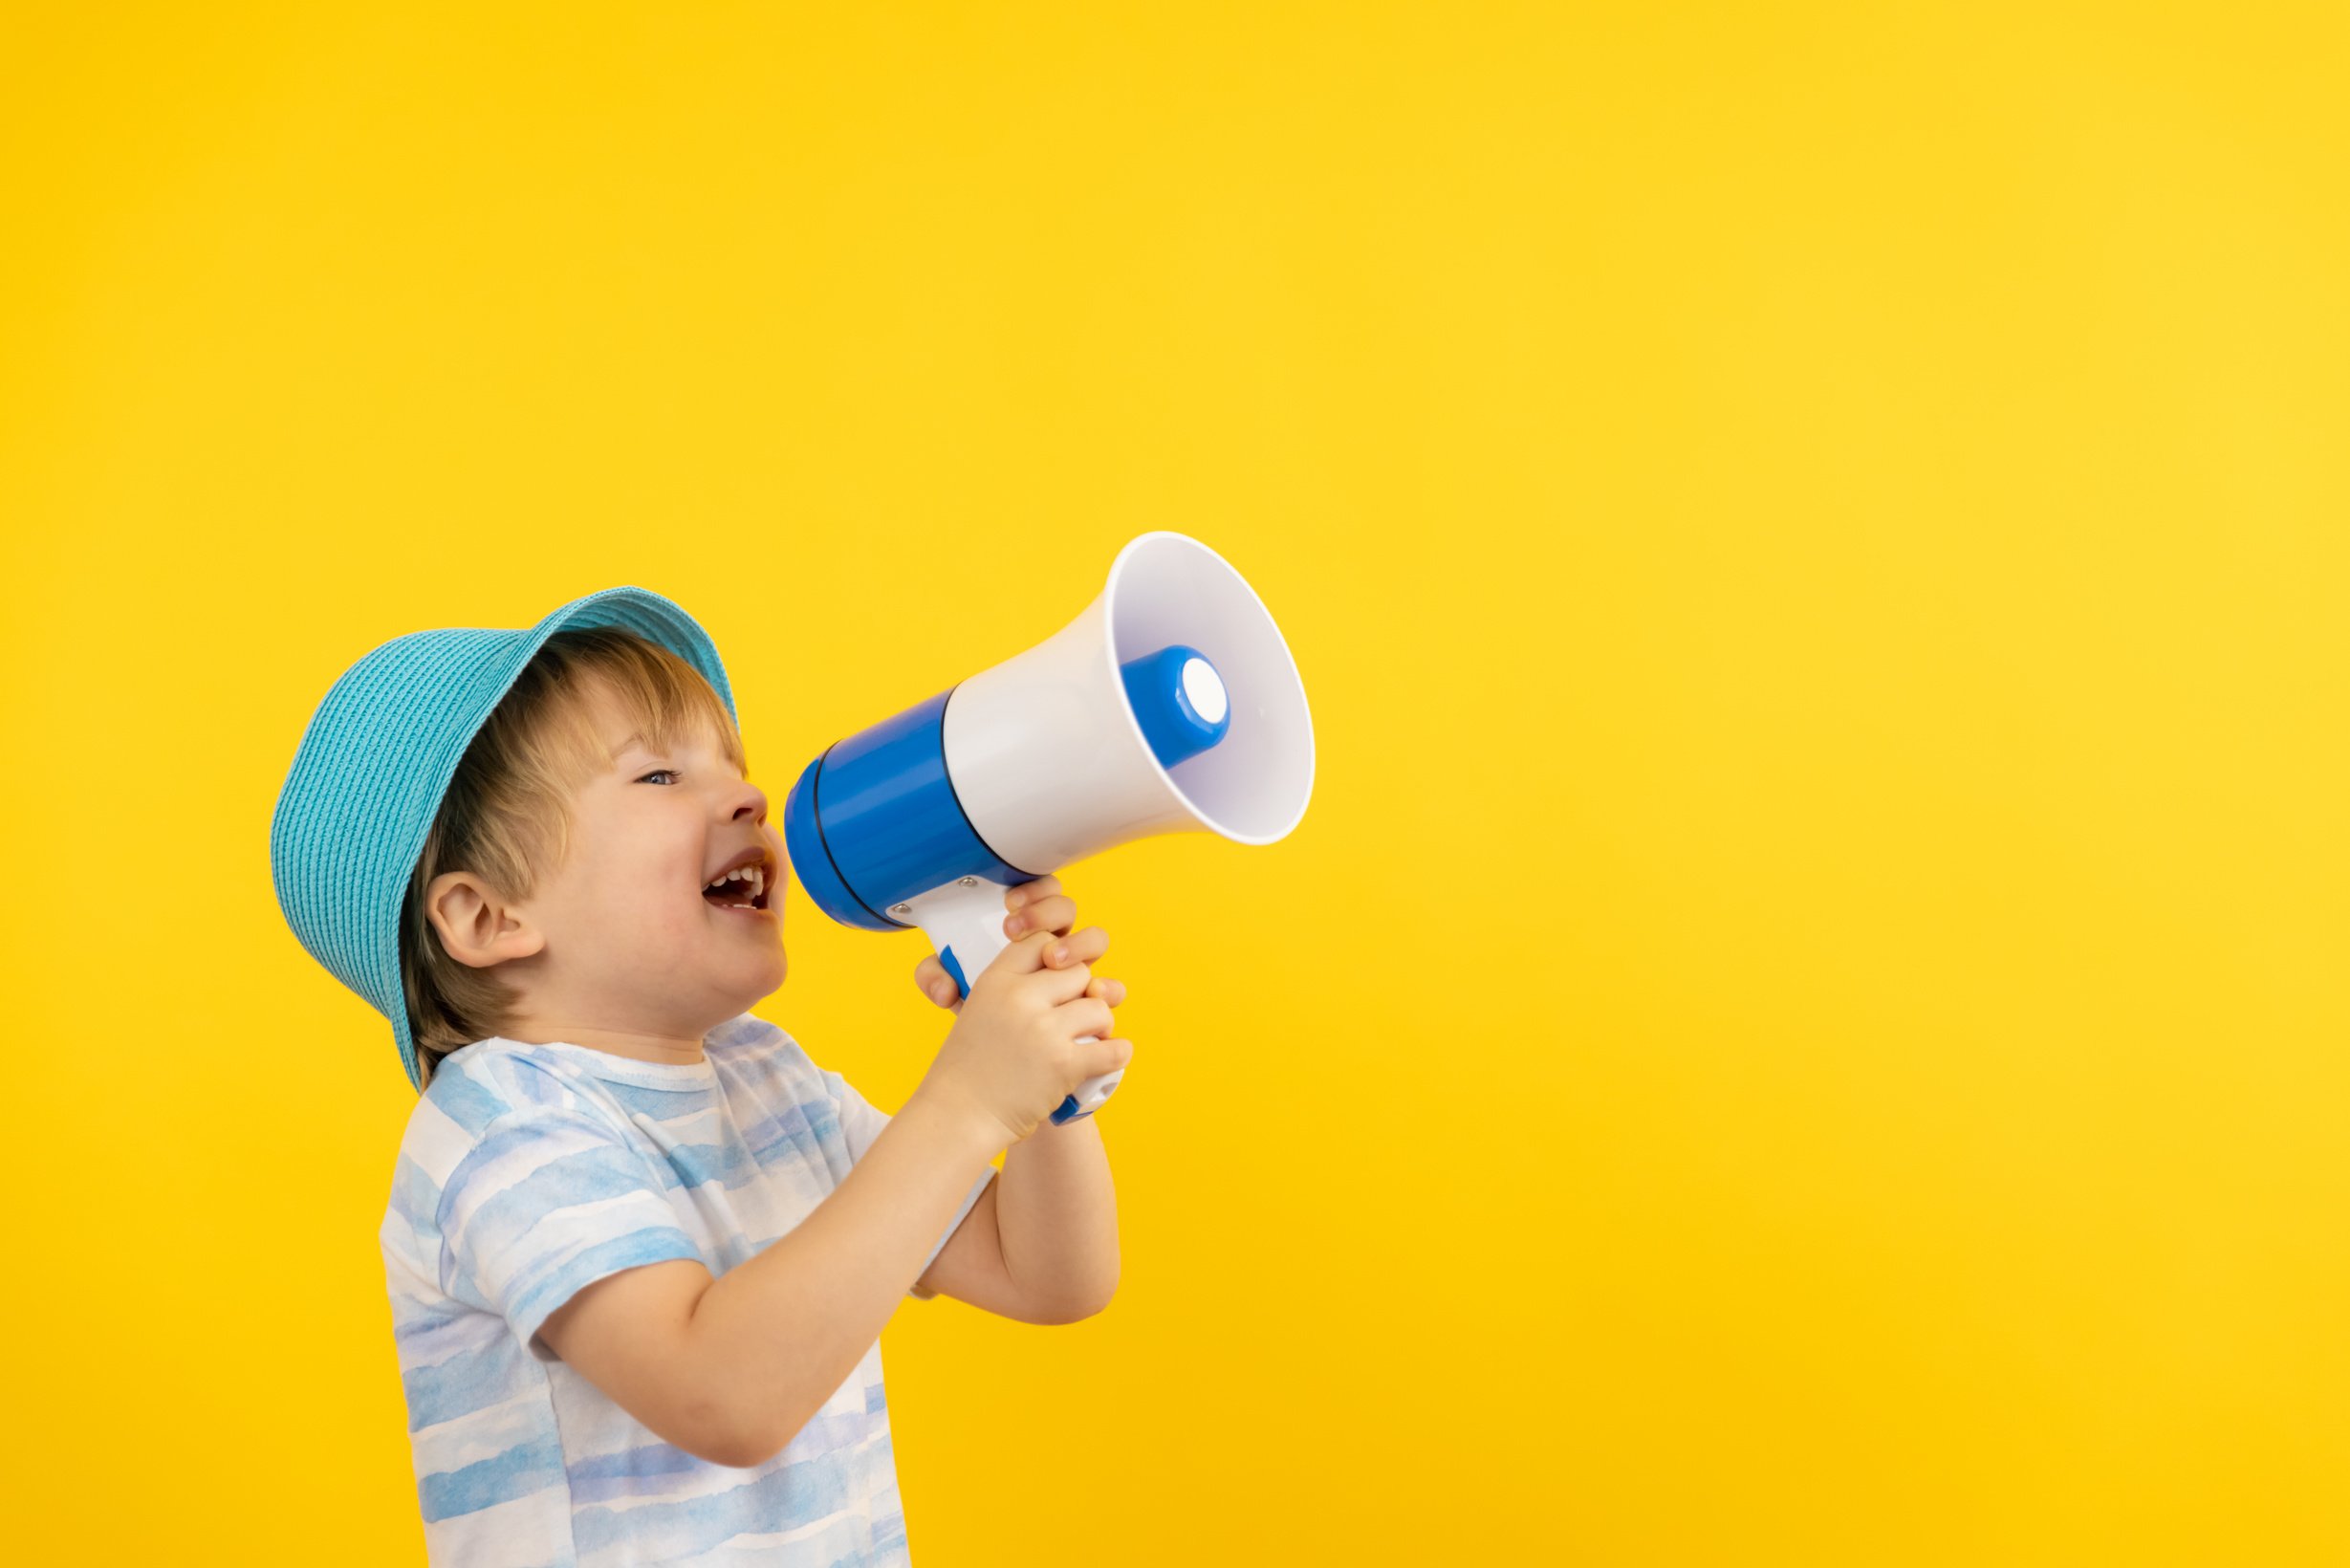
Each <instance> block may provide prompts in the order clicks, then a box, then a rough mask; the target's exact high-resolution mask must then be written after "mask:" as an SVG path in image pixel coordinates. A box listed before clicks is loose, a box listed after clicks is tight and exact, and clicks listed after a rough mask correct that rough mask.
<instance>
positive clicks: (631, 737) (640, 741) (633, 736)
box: [612, 730, 751, 778]
mask: <svg viewBox="0 0 2350 1568" xmlns="http://www.w3.org/2000/svg"><path fill="white" fill-rule="evenodd" d="M632 749H634V750H637V751H642V752H643V753H644V754H645V755H646V756H666V755H667V754H668V753H667V752H665V751H662V750H661V749H660V748H659V747H656V746H655V745H653V743H652V742H650V741H648V740H646V739H645V738H644V737H643V736H642V735H641V734H639V733H637V732H636V731H635V730H631V731H629V732H628V733H627V734H625V735H623V736H621V737H620V745H619V746H618V747H617V748H615V749H614V751H613V752H612V765H613V766H614V767H616V768H617V767H619V766H620V758H622V757H624V756H626V755H627V754H628V753H629V751H631V750H632ZM736 768H737V771H738V772H740V773H742V775H743V776H744V777H745V778H749V777H750V776H751V772H750V770H749V769H747V768H743V767H742V766H741V765H740V764H737V765H736Z"/></svg>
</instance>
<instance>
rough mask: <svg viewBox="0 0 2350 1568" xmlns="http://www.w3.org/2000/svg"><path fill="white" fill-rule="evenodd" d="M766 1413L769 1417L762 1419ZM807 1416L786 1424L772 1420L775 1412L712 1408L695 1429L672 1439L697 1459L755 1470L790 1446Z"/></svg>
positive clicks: (733, 1468) (728, 1466)
mask: <svg viewBox="0 0 2350 1568" xmlns="http://www.w3.org/2000/svg"><path fill="white" fill-rule="evenodd" d="M763 1415H764V1416H765V1417H767V1419H761V1417H762V1416H763ZM808 1419H809V1418H808V1416H805V1415H803V1416H801V1417H800V1418H799V1419H798V1420H796V1421H793V1422H791V1423H790V1424H789V1425H785V1424H783V1423H779V1422H777V1421H775V1420H773V1419H772V1412H737V1413H733V1414H730V1415H720V1414H717V1413H715V1412H713V1413H711V1414H710V1415H709V1416H708V1417H707V1419H705V1420H704V1421H703V1422H701V1423H700V1424H699V1425H698V1426H696V1427H694V1429H692V1430H691V1431H689V1432H687V1433H685V1434H682V1435H681V1436H680V1437H676V1438H672V1439H670V1441H671V1442H673V1443H675V1444H676V1445H677V1446H678V1447H679V1448H683V1449H685V1451H686V1452H687V1453H689V1454H692V1455H693V1456H694V1457H695V1458H696V1459H703V1460H707V1461H708V1462H709V1463H711V1464H713V1465H723V1466H725V1467H726V1468H727V1469H729V1470H754V1469H756V1468H757V1467H759V1466H761V1465H764V1464H766V1463H767V1462H768V1461H769V1460H771V1459H772V1458H774V1457H775V1455H777V1454H779V1453H781V1452H782V1451H783V1450H784V1449H785V1448H790V1447H791V1446H792V1439H794V1438H795V1437H797V1436H798V1435H799V1434H800V1431H801V1430H802V1428H804V1427H805V1426H807V1425H808Z"/></svg>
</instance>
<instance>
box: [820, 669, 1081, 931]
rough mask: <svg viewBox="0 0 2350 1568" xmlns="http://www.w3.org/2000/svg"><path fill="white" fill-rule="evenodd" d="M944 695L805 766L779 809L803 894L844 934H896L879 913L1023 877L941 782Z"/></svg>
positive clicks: (894, 924) (895, 924) (1029, 878)
mask: <svg viewBox="0 0 2350 1568" xmlns="http://www.w3.org/2000/svg"><path fill="white" fill-rule="evenodd" d="M953 695H954V692H953V690H952V689H951V688H949V689H948V690H946V691H942V692H940V693H939V694H938V695H937V696H935V697H932V698H929V699H927V700H926V701H924V702H920V703H917V704H915V705H914V706H913V707H912V708H907V709H906V710H905V711H904V712H903V713H900V714H898V715H896V716H895V717H893V718H888V719H884V720H883V721H881V723H880V724H877V725H875V726H873V727H872V728H871V729H869V730H864V731H862V732H861V733H859V734H856V735H852V736H850V737H849V738H848V739H846V740H843V741H839V742H838V743H836V744H835V745H834V746H833V747H832V748H831V749H829V750H828V751H825V753H824V754H823V755H822V756H820V757H818V758H816V761H814V762H812V763H810V764H809V765H808V768H807V771H806V772H804V773H801V774H800V776H799V782H798V783H797V784H795V785H794V786H793V789H792V795H791V798H790V799H789V800H788V801H787V802H785V805H784V810H783V836H784V844H785V847H786V848H788V849H789V850H790V851H791V855H792V866H793V869H794V870H795V871H797V872H798V873H799V880H800V885H801V886H803V887H805V888H807V889H808V896H809V897H810V898H812V899H814V900H815V901H816V904H817V906H818V907H819V908H821V909H822V910H823V911H824V912H825V913H826V914H828V915H830V916H832V918H833V919H835V920H837V921H838V922H840V923H841V924H842V925H843V926H861V927H863V928H864V929H866V930H872V931H896V930H903V929H904V928H905V927H906V926H908V925H910V924H911V922H906V921H894V920H891V919H889V918H887V917H886V916H885V915H883V914H882V912H881V911H883V910H885V909H887V908H888V907H889V906H890V905H891V904H896V903H898V902H899V901H900V900H902V899H910V898H912V897H914V896H915V895H916V894H918V893H927V892H929V891H930V890H931V889H932V888H934V887H937V886H940V885H941V884H943V883H946V882H952V881H953V880H954V879H956V878H957V877H969V876H979V877H985V878H987V879H988V880H989V881H990V882H1003V883H1005V884H1006V885H1008V886H1009V885H1012V884H1014V883H1018V882H1033V881H1034V880H1035V879H1036V878H1037V877H1040V876H1043V875H1044V874H1045V873H1043V872H1038V871H1023V870H1021V869H1020V868H1019V867H1017V866H1015V865H1012V864H1011V863H1009V862H1008V861H1006V860H1003V859H1001V858H1000V857H998V856H997V855H996V853H995V852H994V851H993V850H991V849H990V848H989V847H988V845H987V842H986V841H985V840H984V839H982V838H980V837H979V833H978V830H977V829H975V828H973V827H972V826H971V822H970V818H969V817H967V816H966V815H964V811H963V805H962V802H961V801H959V800H957V799H956V798H955V789H954V783H953V781H952V780H951V779H949V778H948V777H947V748H946V741H945V735H944V730H945V723H946V715H947V699H948V698H950V697H952V696H953Z"/></svg>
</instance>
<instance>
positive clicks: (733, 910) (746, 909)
mask: <svg viewBox="0 0 2350 1568" xmlns="http://www.w3.org/2000/svg"><path fill="white" fill-rule="evenodd" d="M702 902H703V903H705V904H709V901H708V900H707V899H705V900H703V901H702ZM709 906H710V908H711V909H712V910H713V911H715V912H716V913H718V914H722V915H742V916H744V917H746V918H748V919H751V920H773V919H774V918H775V911H774V910H772V909H753V908H751V906H750V905H749V904H710V905H709Z"/></svg>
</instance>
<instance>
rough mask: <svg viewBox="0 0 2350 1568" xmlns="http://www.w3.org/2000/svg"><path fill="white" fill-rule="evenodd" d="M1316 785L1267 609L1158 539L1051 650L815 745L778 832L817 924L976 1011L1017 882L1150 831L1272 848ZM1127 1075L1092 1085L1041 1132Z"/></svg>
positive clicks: (1310, 733)
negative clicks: (892, 957)
mask: <svg viewBox="0 0 2350 1568" xmlns="http://www.w3.org/2000/svg"><path fill="white" fill-rule="evenodd" d="M1313 790H1314V725H1313V720H1312V717H1311V716H1310V715H1309V714H1308V713H1307V711H1306V692H1305V686H1304V684H1303V683H1302V682H1300V681H1299V680H1298V678H1297V665H1296V662H1295V660H1293V659H1292V658H1291V657H1290V651H1289V644H1288V643H1286V642H1283V641H1282V640H1281V633H1280V629H1279V628H1278V627H1276V626H1275V625H1274V624H1273V617H1272V616H1271V615H1270V614H1269V613H1267V611H1266V609H1265V604H1264V601H1263V600H1262V599H1258V598H1257V597H1256V593H1255V591H1254V590H1253V589H1251V587H1250V586H1249V584H1248V582H1247V581H1246V580H1245V579H1244V578H1243V577H1241V575H1240V574H1239V573H1238V572H1236V571H1234V570H1233V569H1232V568H1231V566H1230V565H1229V563H1227V562H1226V561H1225V559H1224V557H1223V556H1221V555H1217V554H1216V553H1215V552H1214V551H1212V550H1210V549H1208V546H1206V545H1204V544H1202V543H1201V542H1200V541H1199V540H1197V539H1194V538H1191V537H1190V536H1188V535H1187V534H1171V533H1165V532H1157V533H1150V534H1140V535H1138V536H1137V537H1135V538H1134V539H1132V540H1130V541H1128V543H1127V544H1126V547H1125V548H1124V549H1122V550H1121V551H1120V552H1119V553H1118V557H1117V559H1115V560H1113V561H1112V562H1111V563H1110V577H1109V582H1108V584H1107V585H1106V586H1105V587H1103V589H1102V590H1101V592H1100V593H1099V595H1098V596H1096V597H1095V599H1094V601H1093V602H1092V603H1091V604H1088V605H1087V606H1086V607H1085V608H1084V610H1083V611H1082V612H1080V613H1079V614H1078V616H1077V619H1076V620H1074V621H1070V622H1069V623H1068V624H1067V625H1065V626H1063V627H1062V628H1061V629H1060V630H1059V631H1057V632H1055V633H1054V634H1053V635H1052V636H1051V637H1048V638H1046V639H1045V640H1044V641H1043V642H1039V643H1037V644H1036V645H1035V646H1034V647H1032V648H1030V649H1029V650H1028V651H1027V652H1025V653H1022V654H1019V655H1017V656H1015V657H1013V658H1011V659H1007V660H1005V661H1004V662H1003V663H1002V664H996V665H994V666H992V667H990V668H988V669H984V670H981V671H980V672H979V673H978V674H976V675H974V676H971V677H970V678H969V679H968V680H966V681H964V682H962V683H960V684H959V685H956V686H950V687H948V688H947V690H945V691H942V692H940V693H938V694H937V695H936V696H934V697H931V698H928V699H927V700H925V701H924V702H920V703H916V704H915V705H914V706H913V707H911V708H906V709H905V710H904V711H903V712H901V713H898V714H896V715H895V716H893V717H891V718H887V719H884V720H882V721H881V723H879V724H877V725H874V726H873V727H872V728H870V729H868V730H862V731H860V732H859V733H857V734H854V735H851V736H849V737H848V738H846V739H845V740H839V741H836V742H834V743H833V744H832V745H831V746H829V747H827V748H825V749H824V751H822V752H821V753H820V754H819V755H818V756H817V757H816V760H815V761H813V762H811V763H809V764H808V766H807V768H806V769H805V770H804V771H803V772H802V773H800V775H799V781H798V782H797V783H796V784H794V786H793V788H792V794H791V797H790V798H789V799H788V800H787V801H786V802H785V804H784V809H783V838H784V845H785V848H786V849H787V850H788V851H789V853H790V855H791V857H792V867H793V869H794V871H795V872H797V873H798V875H799V883H800V885H801V886H802V887H804V888H806V889H807V890H808V895H809V897H810V898H812V899H814V900H815V901H816V907H817V908H819V909H821V910H823V911H824V913H826V914H827V915H830V916H831V917H832V918H833V919H834V920H837V921H838V922H839V923H840V924H841V925H843V926H854V927H857V928H859V929H861V930H868V931H899V930H906V929H910V928H919V929H920V930H921V931H922V932H923V934H924V935H925V936H926V937H928V938H929V939H930V944H931V946H932V947H934V948H936V949H937V952H938V955H939V962H940V964H941V965H942V966H944V967H945V969H946V970H947V973H948V974H949V975H951V976H953V977H954V982H955V989H956V990H957V991H960V992H961V993H962V994H963V995H965V996H968V995H969V994H970V993H971V982H972V981H974V980H976V979H977V978H978V977H979V974H980V972H981V971H982V970H984V969H986V968H987V967H988V965H989V964H990V963H991V962H993V961H994V959H995V956H996V954H998V953H1000V952H1002V951H1003V950H1004V949H1005V948H1006V947H1010V946H1011V945H1012V940H1011V938H1009V937H1007V936H1005V935H1004V917H1005V909H1004V894H1005V892H1006V891H1007V890H1008V889H1009V888H1011V887H1013V886H1015V885H1017V884H1019V883H1021V882H1033V881H1034V880H1035V879H1036V878H1038V877H1045V876H1051V875H1053V874H1054V873H1055V872H1057V871H1059V870H1060V869H1061V868H1062V867H1063V866H1066V865H1069V864H1071V863H1073V862H1074V861H1077V860H1083V859H1085V858H1086V857H1087V856H1089V855H1096V854H1099V853H1100V852H1101V851H1102V850H1105V849H1109V848H1111V847H1113V846H1115V845H1118V844H1122V843H1128V842H1131V841H1132V840H1134V839H1137V838H1148V837H1150V836H1152V835H1154V834H1161V833H1190V832H1201V831H1205V832H1208V833H1215V834H1221V835H1222V836H1223V837H1225V838H1229V839H1231V840H1232V841H1233V842H1234V843H1241V844H1270V843H1273V842H1274V841H1275V840H1277V839H1280V838H1286V837H1287V836H1288V834H1289V832H1290V830H1291V829H1292V828H1295V826H1296V825H1297V821H1298V818H1300V817H1303V816H1304V815H1305V810H1306V799H1307V797H1308V796H1309V795H1312V793H1313ZM1087 1037H1088V1038H1092V1037H1093V1036H1087ZM1124 1076H1125V1072H1124V1069H1122V1068H1121V1069H1120V1070H1119V1071H1117V1072H1114V1073H1105V1074H1103V1075H1101V1076H1100V1077H1099V1078H1087V1079H1086V1080H1085V1081H1084V1082H1083V1083H1080V1084H1079V1085H1077V1091H1076V1092H1075V1093H1073V1094H1071V1095H1069V1096H1068V1097H1067V1098H1066V1099H1064V1100H1062V1101H1061V1103H1060V1104H1059V1105H1058V1106H1057V1107H1055V1109H1054V1111H1053V1113H1052V1119H1053V1121H1054V1122H1055V1123H1056V1124H1058V1123H1061V1122H1071V1121H1075V1120H1077V1118H1079V1117H1086V1116H1091V1115H1092V1114H1093V1113H1094V1112H1095V1111H1096V1110H1098V1109H1099V1107H1100V1106H1101V1104H1102V1102H1103V1101H1105V1100H1108V1099H1109V1098H1110V1096H1111V1095H1112V1094H1114V1093H1116V1092H1117V1089H1118V1084H1119V1080H1120V1079H1121V1078H1123V1077H1124Z"/></svg>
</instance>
